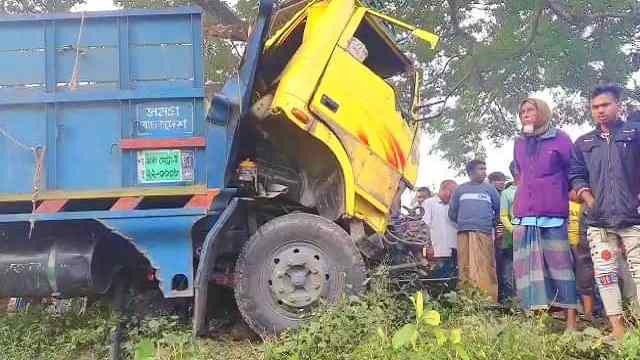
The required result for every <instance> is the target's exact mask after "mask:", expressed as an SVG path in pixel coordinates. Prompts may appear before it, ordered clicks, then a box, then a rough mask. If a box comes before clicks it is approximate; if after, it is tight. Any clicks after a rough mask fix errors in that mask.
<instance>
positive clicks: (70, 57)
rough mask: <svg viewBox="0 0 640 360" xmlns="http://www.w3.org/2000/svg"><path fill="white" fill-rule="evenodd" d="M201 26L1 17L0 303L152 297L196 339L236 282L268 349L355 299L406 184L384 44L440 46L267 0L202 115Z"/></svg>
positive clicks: (399, 113) (405, 128)
mask: <svg viewBox="0 0 640 360" xmlns="http://www.w3.org/2000/svg"><path fill="white" fill-rule="evenodd" d="M292 9H293V11H292ZM292 13H294V14H293V15H292ZM201 15H202V14H201V10H200V9H197V8H180V9H174V10H159V11H146V10H145V11H138V10H128V11H116V12H96V13H86V14H85V13H83V14H53V15H45V16H40V17H5V18H0V36H2V38H3V39H8V40H7V41H4V42H3V43H2V44H0V64H8V65H10V66H4V67H2V68H0V160H1V161H0V163H1V165H0V166H2V167H3V168H2V173H0V297H8V296H12V297H48V296H53V297H61V298H64V297H75V296H86V295H92V294H94V295H101V294H105V293H108V292H109V291H110V289H111V288H113V285H114V282H116V281H119V282H122V281H127V282H128V283H129V285H132V286H139V287H147V288H148V287H149V285H152V286H156V287H157V288H159V289H160V291H161V292H162V294H163V296H164V297H165V298H178V297H182V298H192V299H193V305H194V306H193V324H194V332H195V333H196V334H199V335H203V334H206V330H207V319H208V308H209V305H210V300H211V299H214V298H215V297H216V296H217V295H218V293H217V289H218V288H219V286H230V287H233V288H234V290H235V298H236V301H237V304H238V308H239V309H240V311H241V313H242V315H243V317H244V319H245V320H246V321H247V323H248V324H249V325H250V326H251V327H252V328H253V329H254V330H255V331H256V332H257V333H258V334H260V335H261V336H263V337H266V336H270V335H273V334H276V333H278V332H280V331H282V330H284V329H286V328H289V327H295V326H297V325H298V324H299V323H300V322H301V321H303V320H304V319H305V318H306V317H307V316H308V315H309V314H310V312H311V310H312V309H313V308H314V307H315V306H317V305H318V304H320V303H323V302H329V303H334V302H336V301H338V300H339V299H340V298H341V297H343V296H345V295H347V294H358V293H360V292H362V291H363V290H364V288H365V283H366V276H367V270H366V266H365V258H366V257H367V256H368V255H370V252H372V251H373V252H375V251H377V250H382V247H383V245H382V241H381V237H382V236H383V235H384V233H385V231H386V227H387V217H388V215H389V212H390V209H391V206H392V203H393V201H394V199H395V198H397V196H398V194H399V192H401V191H402V190H403V189H404V188H405V187H407V186H409V187H411V186H413V184H414V182H415V180H416V173H417V162H418V146H419V141H418V138H419V132H418V126H417V122H416V120H415V114H414V111H413V110H414V106H415V104H416V103H417V102H418V91H417V89H418V88H419V77H418V76H416V72H415V71H414V68H413V65H412V62H411V60H410V59H409V58H408V57H407V56H406V55H404V54H403V53H402V52H401V51H400V49H399V47H398V45H397V43H396V39H397V37H398V36H399V34H398V33H397V32H396V31H397V30H401V31H403V32H404V33H410V34H412V35H413V36H414V37H416V38H419V39H422V40H424V41H426V42H428V43H430V45H431V46H432V47H433V46H435V45H436V43H437V41H438V38H437V37H436V36H435V35H433V34H430V33H428V32H425V31H422V30H419V29H416V28H414V27H412V26H410V25H407V24H404V23H402V22H400V21H398V20H396V19H393V18H390V17H387V16H385V15H383V14H380V13H378V12H375V11H373V10H371V9H369V8H367V7H366V6H364V5H363V4H362V3H360V2H357V1H354V0H326V1H308V2H297V3H294V5H293V6H292V8H281V9H279V10H278V11H277V12H275V13H274V4H273V2H272V1H271V0H263V1H261V2H260V6H259V13H258V17H257V19H256V21H255V23H254V25H253V27H252V33H251V35H250V37H249V39H248V41H247V44H246V47H245V52H244V56H243V59H242V62H241V64H240V66H239V68H238V71H237V73H235V74H233V75H232V76H231V77H230V78H229V80H228V81H227V83H226V84H225V86H224V87H223V88H222V90H221V91H220V92H219V93H218V94H216V95H215V96H214V97H213V99H212V100H211V102H210V104H207V103H206V102H205V95H204V76H203V67H204V64H203V49H202V46H201V45H200V44H201V42H202V29H201ZM17 34H20V36H17ZM12 68H19V69H20V71H12V70H10V69H12ZM207 105H208V106H207ZM123 274H124V275H123Z"/></svg>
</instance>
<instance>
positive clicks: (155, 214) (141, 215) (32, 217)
mask: <svg viewBox="0 0 640 360" xmlns="http://www.w3.org/2000/svg"><path fill="white" fill-rule="evenodd" d="M207 213H208V210H206V209H201V208H193V209H187V208H180V209H155V210H130V211H72V212H58V213H34V214H32V213H29V214H9V215H0V223H18V222H31V221H35V222H39V221H68V220H91V219H100V220H106V219H145V218H156V219H159V218H165V217H175V216H205V215H207Z"/></svg>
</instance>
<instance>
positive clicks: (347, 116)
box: [311, 47, 417, 206]
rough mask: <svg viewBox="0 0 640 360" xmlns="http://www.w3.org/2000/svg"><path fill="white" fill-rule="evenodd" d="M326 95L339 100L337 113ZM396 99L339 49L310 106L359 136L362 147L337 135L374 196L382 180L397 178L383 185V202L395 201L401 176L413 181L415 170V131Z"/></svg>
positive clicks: (389, 89) (363, 185)
mask: <svg viewBox="0 0 640 360" xmlns="http://www.w3.org/2000/svg"><path fill="white" fill-rule="evenodd" d="M363 94H366V96H363ZM323 97H329V98H330V99H331V100H333V101H334V102H336V103H337V104H338V106H339V108H338V111H336V112H333V111H332V110H330V109H329V108H328V107H327V106H325V105H324V104H323V103H322V102H323V100H322V99H323ZM395 99H396V97H395V93H394V91H393V89H392V87H391V86H390V85H388V84H387V83H386V82H385V81H384V80H382V79H381V78H380V77H378V76H377V75H375V74H374V73H373V72H372V71H371V70H369V69H368V68H367V67H366V66H364V65H363V64H361V63H360V62H358V61H357V60H356V59H355V58H353V57H352V56H351V55H350V54H349V53H347V52H346V51H345V50H343V49H342V48H340V47H338V48H336V49H335V51H334V55H333V57H332V60H331V62H330V63H329V66H328V68H327V71H326V72H325V75H324V77H323V80H322V83H321V84H320V86H319V88H318V90H317V92H316V95H315V97H314V99H313V101H312V104H311V110H312V111H313V112H315V113H316V114H318V115H320V117H321V118H322V119H328V120H329V121H330V122H331V123H332V124H335V125H336V126H337V127H339V128H341V129H343V133H345V134H350V135H351V136H352V137H354V138H356V139H357V140H358V142H359V144H358V145H352V144H353V142H349V140H348V139H347V138H346V136H342V133H338V134H339V137H340V140H342V141H343V143H344V144H345V147H346V148H347V152H348V153H349V154H350V155H352V159H351V160H352V162H353V163H354V165H353V167H354V173H355V174H356V183H357V184H358V186H359V187H361V188H362V189H363V190H365V191H366V192H368V193H370V194H376V193H380V192H381V189H380V186H381V183H380V182H381V181H382V182H384V181H385V180H387V181H389V182H393V183H390V184H384V183H383V184H382V187H383V188H384V191H385V192H387V193H386V194H385V195H384V196H382V197H380V196H374V197H376V198H377V199H378V200H379V201H381V202H383V203H384V205H385V206H390V205H391V200H392V198H393V195H395V190H396V189H397V185H398V181H399V179H400V175H405V177H408V180H409V181H412V180H413V179H415V174H416V173H417V163H413V162H412V161H411V160H413V159H412V157H411V156H410V154H411V143H412V141H413V133H412V129H410V128H409V126H407V124H406V122H405V121H404V119H403V118H402V115H401V114H400V113H399V112H398V111H396V106H395V101H396V100H395ZM361 147H364V148H366V149H367V151H363V150H362V149H361ZM369 151H370V153H369ZM354 156H356V157H354ZM356 169H357V170H356ZM394 174H396V176H393V175H394Z"/></svg>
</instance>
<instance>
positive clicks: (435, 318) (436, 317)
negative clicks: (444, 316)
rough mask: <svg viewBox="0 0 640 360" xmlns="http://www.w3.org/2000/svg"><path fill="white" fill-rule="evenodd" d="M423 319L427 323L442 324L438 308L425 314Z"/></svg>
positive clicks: (432, 324)
mask: <svg viewBox="0 0 640 360" xmlns="http://www.w3.org/2000/svg"><path fill="white" fill-rule="evenodd" d="M423 320H424V322H425V324H427V325H431V326H438V325H440V313H439V312H437V311H436V310H429V311H427V312H426V313H425V314H424V318H423Z"/></svg>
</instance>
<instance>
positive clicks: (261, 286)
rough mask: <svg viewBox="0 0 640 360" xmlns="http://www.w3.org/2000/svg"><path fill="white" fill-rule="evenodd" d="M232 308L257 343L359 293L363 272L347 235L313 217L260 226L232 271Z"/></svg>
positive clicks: (283, 218) (298, 216)
mask: <svg viewBox="0 0 640 360" xmlns="http://www.w3.org/2000/svg"><path fill="white" fill-rule="evenodd" d="M236 266H237V267H236V273H237V276H238V278H237V282H236V289H235V296H236V301H237V303H238V308H239V309H240V312H241V313H242V316H243V317H244V319H245V321H246V322H247V324H249V326H250V327H251V328H252V329H253V330H254V331H255V332H256V333H258V335H260V336H261V337H262V338H263V339H265V338H268V337H271V336H274V335H277V334H278V333H280V332H281V331H283V330H285V329H287V328H295V327H297V326H298V325H300V323H301V322H302V321H304V319H305V318H307V317H308V316H309V314H310V313H311V310H312V309H313V308H314V307H315V306H316V305H318V304H320V303H329V304H335V303H336V302H337V301H338V300H339V299H340V298H341V297H343V296H344V295H356V294H360V293H361V292H362V291H363V290H364V282H365V277H366V269H365V266H364V262H363V260H362V257H361V256H360V253H359V252H358V250H357V249H356V247H355V246H354V244H353V242H352V240H351V238H350V237H349V234H347V232H345V231H344V230H343V229H342V228H340V227H339V226H338V225H336V224H335V223H333V222H331V221H329V220H327V219H325V218H323V217H320V216H316V215H311V214H305V213H295V214H289V215H284V216H281V217H279V218H276V219H274V220H271V221H270V222H268V223H266V224H264V225H263V226H261V227H260V228H259V229H258V231H256V233H255V234H254V235H253V236H252V237H251V238H250V239H249V241H248V242H247V244H246V245H245V247H244V249H243V251H242V253H241V254H240V257H239V258H238V263H237V265H236Z"/></svg>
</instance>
